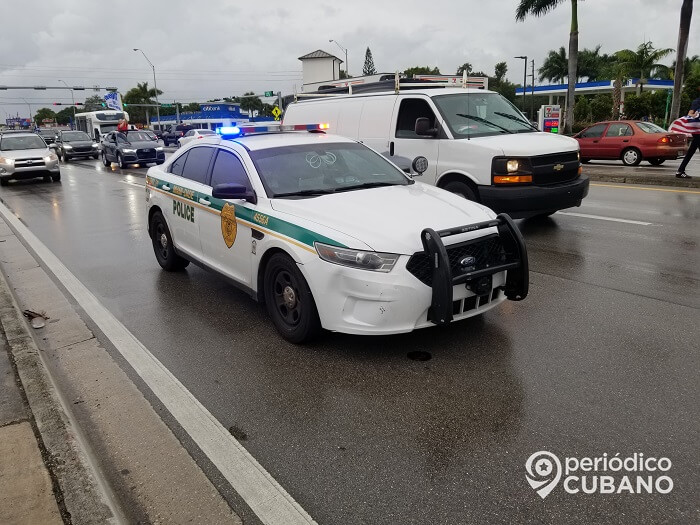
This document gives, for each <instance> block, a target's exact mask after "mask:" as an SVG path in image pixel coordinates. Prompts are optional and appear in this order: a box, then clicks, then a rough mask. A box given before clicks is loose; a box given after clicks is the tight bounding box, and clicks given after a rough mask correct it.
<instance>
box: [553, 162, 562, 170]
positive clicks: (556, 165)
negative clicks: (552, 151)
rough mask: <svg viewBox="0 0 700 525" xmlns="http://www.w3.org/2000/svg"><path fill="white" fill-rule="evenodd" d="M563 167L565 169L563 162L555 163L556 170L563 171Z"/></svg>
mask: <svg viewBox="0 0 700 525" xmlns="http://www.w3.org/2000/svg"><path fill="white" fill-rule="evenodd" d="M563 169H564V165H563V164H555V165H554V171H561V170H563Z"/></svg>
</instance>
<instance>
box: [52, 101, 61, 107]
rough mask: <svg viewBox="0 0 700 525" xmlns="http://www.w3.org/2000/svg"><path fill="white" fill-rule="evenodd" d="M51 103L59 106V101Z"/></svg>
mask: <svg viewBox="0 0 700 525" xmlns="http://www.w3.org/2000/svg"><path fill="white" fill-rule="evenodd" d="M53 105H54V106H60V105H61V103H60V102H54V103H53Z"/></svg>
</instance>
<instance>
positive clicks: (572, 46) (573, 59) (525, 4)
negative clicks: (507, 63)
mask: <svg viewBox="0 0 700 525" xmlns="http://www.w3.org/2000/svg"><path fill="white" fill-rule="evenodd" d="M563 2H564V0H520V3H519V4H518V7H517V9H516V11H515V19H516V20H517V21H518V22H521V21H523V20H525V17H526V16H527V15H533V16H536V17H539V16H542V15H546V14H547V13H549V12H550V11H551V10H552V9H554V8H555V7H557V6H558V5H559V4H561V3H563ZM568 65H569V67H568V73H567V78H568V80H569V86H568V89H567V90H566V100H567V101H568V104H567V106H566V112H565V114H564V122H565V126H566V129H567V130H568V131H569V132H571V130H572V128H573V125H574V105H575V101H574V92H575V91H576V79H577V78H578V74H577V71H578V67H577V66H578V0H571V29H570V31H569V64H568Z"/></svg>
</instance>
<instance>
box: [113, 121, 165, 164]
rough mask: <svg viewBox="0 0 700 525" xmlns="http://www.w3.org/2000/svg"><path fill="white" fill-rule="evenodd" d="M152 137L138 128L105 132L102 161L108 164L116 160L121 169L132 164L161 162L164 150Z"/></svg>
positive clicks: (163, 160)
mask: <svg viewBox="0 0 700 525" xmlns="http://www.w3.org/2000/svg"><path fill="white" fill-rule="evenodd" d="M153 137H154V136H153V135H152V134H151V135H149V134H148V133H146V132H144V131H139V130H133V131H127V132H125V133H122V132H120V131H111V132H109V133H107V135H106V136H105V138H104V140H103V141H102V154H101V155H102V163H103V164H104V165H105V166H109V165H110V164H111V163H112V162H116V163H117V164H119V167H120V168H122V169H124V168H127V167H128V166H129V165H132V164H139V165H141V166H145V165H147V164H163V162H165V151H164V150H163V146H161V145H160V144H159V143H158V141H157V140H154V139H153Z"/></svg>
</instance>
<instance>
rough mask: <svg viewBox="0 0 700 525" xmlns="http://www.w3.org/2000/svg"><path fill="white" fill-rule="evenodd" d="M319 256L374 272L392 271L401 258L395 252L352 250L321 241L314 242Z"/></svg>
mask: <svg viewBox="0 0 700 525" xmlns="http://www.w3.org/2000/svg"><path fill="white" fill-rule="evenodd" d="M314 247H315V248H316V252H317V253H318V256H319V257H320V258H321V259H323V260H324V261H326V262H329V263H333V264H340V265H341V266H349V267H350V268H358V269H360V270H371V271H374V272H385V273H386V272H390V271H391V269H392V268H393V267H394V265H395V264H396V261H398V260H399V256H398V255H397V254H395V253H381V252H369V251H364V250H351V249H348V248H339V247H337V246H330V245H328V244H322V243H320V242H316V243H314Z"/></svg>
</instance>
